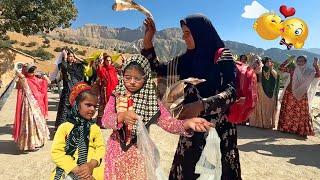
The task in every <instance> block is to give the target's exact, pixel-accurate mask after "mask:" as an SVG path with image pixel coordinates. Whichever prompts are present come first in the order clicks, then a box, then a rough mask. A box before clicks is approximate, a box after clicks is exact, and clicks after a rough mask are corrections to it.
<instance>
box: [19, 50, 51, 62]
mask: <svg viewBox="0 0 320 180" xmlns="http://www.w3.org/2000/svg"><path fill="white" fill-rule="evenodd" d="M18 50H20V51H22V52H24V53H26V54H29V55H31V56H34V57H38V58H41V59H43V60H50V59H52V58H54V55H53V54H51V53H49V52H47V51H45V50H44V49H43V48H38V49H36V50H32V51H29V50H23V49H18Z"/></svg>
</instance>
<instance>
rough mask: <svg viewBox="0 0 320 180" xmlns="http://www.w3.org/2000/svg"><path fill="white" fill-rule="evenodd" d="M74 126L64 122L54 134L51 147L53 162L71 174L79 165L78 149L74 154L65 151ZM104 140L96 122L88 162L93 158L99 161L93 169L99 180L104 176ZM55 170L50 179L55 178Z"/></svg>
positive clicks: (92, 128) (91, 135)
mask: <svg viewBox="0 0 320 180" xmlns="http://www.w3.org/2000/svg"><path fill="white" fill-rule="evenodd" d="M72 128H73V124H72V123H69V122H65V123H62V124H61V125H60V126H59V128H58V130H57V132H56V134H55V136H54V140H53V144H52V147H51V158H52V160H53V162H54V163H55V164H56V165H57V166H59V167H60V168H62V169H63V170H64V172H65V174H69V173H70V172H71V170H72V169H73V168H75V167H77V160H78V150H77V151H76V152H75V153H74V155H73V156H70V155H66V152H65V146H66V138H67V137H68V135H69V133H70V132H71V130H72ZM103 141H104V140H103V136H102V133H101V130H100V127H99V126H98V125H96V124H93V125H91V127H90V140H89V149H88V159H87V162H90V161H91V160H92V159H94V160H97V161H98V163H99V164H98V167H96V168H95V169H94V170H93V177H94V178H95V179H97V180H102V179H103V177H104V167H103V163H101V162H102V160H103V157H104V153H105V146H104V142H103ZM55 171H56V170H55V169H54V171H53V172H52V174H51V178H50V179H54V176H55Z"/></svg>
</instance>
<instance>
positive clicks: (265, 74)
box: [261, 57, 278, 98]
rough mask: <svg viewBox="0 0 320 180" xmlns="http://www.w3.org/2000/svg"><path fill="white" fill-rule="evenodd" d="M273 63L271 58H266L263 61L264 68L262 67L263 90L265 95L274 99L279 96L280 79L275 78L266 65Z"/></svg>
mask: <svg viewBox="0 0 320 180" xmlns="http://www.w3.org/2000/svg"><path fill="white" fill-rule="evenodd" d="M269 61H272V60H271V58H269V57H265V58H263V60H262V63H263V67H262V78H261V79H262V80H261V83H262V88H263V91H264V93H265V94H266V95H267V96H268V97H269V98H272V97H273V96H274V95H278V94H277V92H278V91H277V88H278V87H277V86H278V77H273V75H272V73H271V71H272V69H271V68H270V67H268V66H266V63H267V62H269Z"/></svg>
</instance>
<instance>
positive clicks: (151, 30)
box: [143, 18, 157, 49]
mask: <svg viewBox="0 0 320 180" xmlns="http://www.w3.org/2000/svg"><path fill="white" fill-rule="evenodd" d="M143 24H144V26H145V28H146V30H145V34H144V38H143V46H144V49H150V48H152V47H153V44H152V39H153V36H154V34H155V33H156V31H157V30H156V25H155V24H154V21H153V20H152V19H151V18H147V19H145V20H144V22H143Z"/></svg>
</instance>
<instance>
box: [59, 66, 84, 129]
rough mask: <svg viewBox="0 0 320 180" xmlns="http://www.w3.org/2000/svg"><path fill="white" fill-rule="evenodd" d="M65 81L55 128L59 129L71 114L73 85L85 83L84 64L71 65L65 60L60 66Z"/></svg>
mask: <svg viewBox="0 0 320 180" xmlns="http://www.w3.org/2000/svg"><path fill="white" fill-rule="evenodd" d="M58 67H59V69H60V71H61V75H62V81H63V89H62V91H61V94H60V101H59V107H58V112H57V118H56V122H55V128H56V129H57V128H58V127H59V125H60V124H62V123H63V122H65V121H66V118H67V115H68V113H69V112H70V109H71V107H70V103H69V94H70V91H71V88H72V87H73V85H75V84H76V83H78V82H81V81H84V75H83V70H84V67H83V64H82V63H72V64H69V63H68V62H66V61H65V60H62V62H61V63H60V64H59V65H58Z"/></svg>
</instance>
